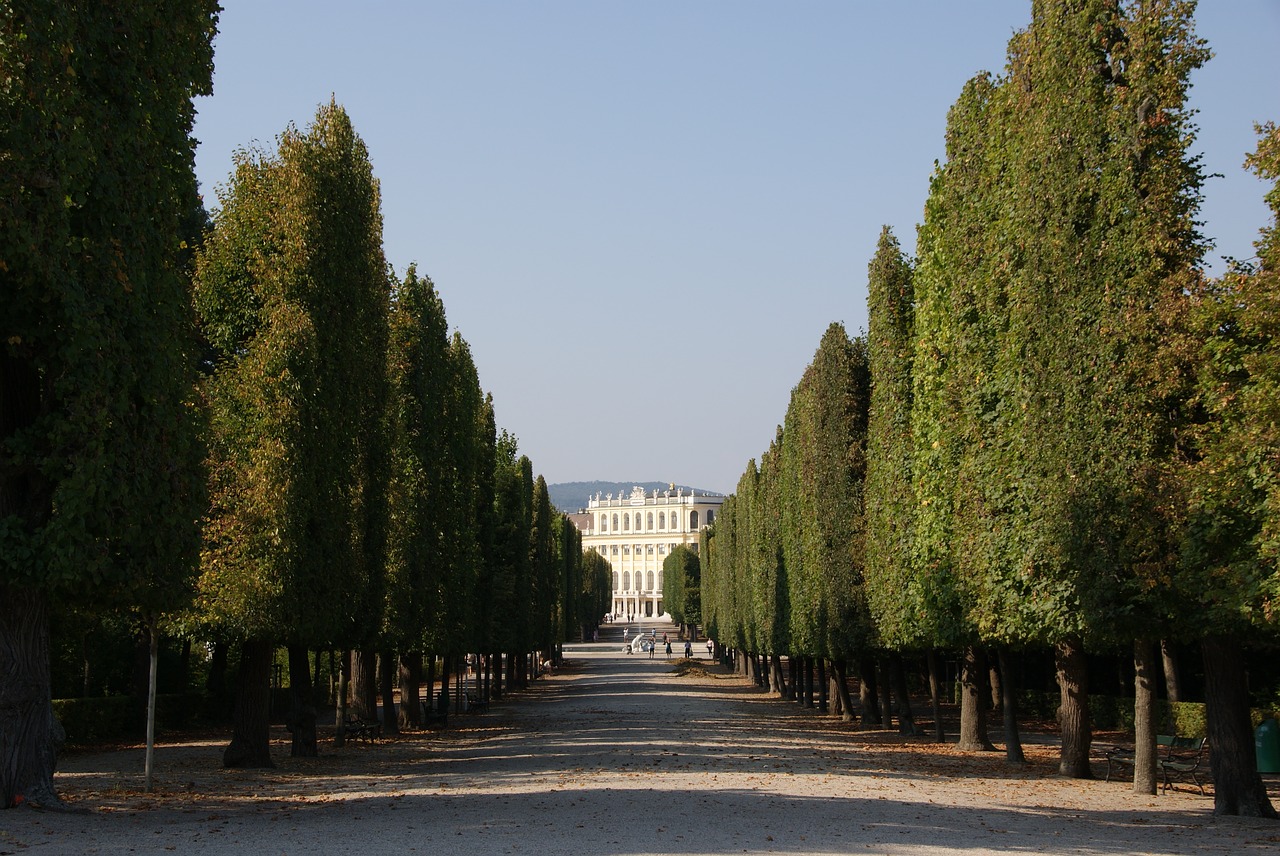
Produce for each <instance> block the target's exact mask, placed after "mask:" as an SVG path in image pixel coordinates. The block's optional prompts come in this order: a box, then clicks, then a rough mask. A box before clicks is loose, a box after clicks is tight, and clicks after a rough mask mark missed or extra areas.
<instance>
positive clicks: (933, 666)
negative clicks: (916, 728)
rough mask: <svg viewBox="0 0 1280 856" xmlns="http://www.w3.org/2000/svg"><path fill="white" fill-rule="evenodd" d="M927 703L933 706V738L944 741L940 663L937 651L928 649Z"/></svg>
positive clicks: (945, 737)
mask: <svg viewBox="0 0 1280 856" xmlns="http://www.w3.org/2000/svg"><path fill="white" fill-rule="evenodd" d="M928 661H929V703H930V704H931V705H932V707H933V739H934V740H935V741H936V742H938V743H945V742H946V739H947V730H946V729H945V728H943V726H942V663H941V662H939V660H938V652H937V651H936V650H934V649H933V648H930V649H929V655H928Z"/></svg>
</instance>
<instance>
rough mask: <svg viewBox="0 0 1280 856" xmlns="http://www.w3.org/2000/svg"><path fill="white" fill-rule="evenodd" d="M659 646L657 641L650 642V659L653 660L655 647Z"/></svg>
mask: <svg viewBox="0 0 1280 856" xmlns="http://www.w3.org/2000/svg"><path fill="white" fill-rule="evenodd" d="M657 647H658V643H657V642H654V641H650V642H649V659H650V660H652V659H653V652H654V649H655V648H657Z"/></svg>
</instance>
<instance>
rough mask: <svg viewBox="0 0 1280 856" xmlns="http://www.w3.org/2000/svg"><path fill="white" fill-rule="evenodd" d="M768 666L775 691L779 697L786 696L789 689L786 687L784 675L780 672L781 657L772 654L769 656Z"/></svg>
mask: <svg viewBox="0 0 1280 856" xmlns="http://www.w3.org/2000/svg"><path fill="white" fill-rule="evenodd" d="M769 666H770V669H771V670H772V672H773V688H774V690H776V691H777V693H778V695H779V696H780V697H781V698H787V694H788V692H789V690H788V689H787V681H786V676H785V675H784V674H783V673H782V657H781V655H779V654H774V655H772V656H771V657H770V658H769Z"/></svg>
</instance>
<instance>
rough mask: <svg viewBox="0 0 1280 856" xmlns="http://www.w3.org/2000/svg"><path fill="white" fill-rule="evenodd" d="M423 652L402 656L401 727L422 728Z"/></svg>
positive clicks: (408, 652)
mask: <svg viewBox="0 0 1280 856" xmlns="http://www.w3.org/2000/svg"><path fill="white" fill-rule="evenodd" d="M421 698H422V652H421V651H406V652H405V653H403V654H401V655H400V723H399V724H400V727H401V728H405V729H417V728H421V727H422V702H421Z"/></svg>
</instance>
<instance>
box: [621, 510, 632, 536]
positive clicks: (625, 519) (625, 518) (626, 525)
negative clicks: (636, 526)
mask: <svg viewBox="0 0 1280 856" xmlns="http://www.w3.org/2000/svg"><path fill="white" fill-rule="evenodd" d="M630 529H631V515H630V514H624V515H622V531H623V532H628V531H630Z"/></svg>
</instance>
